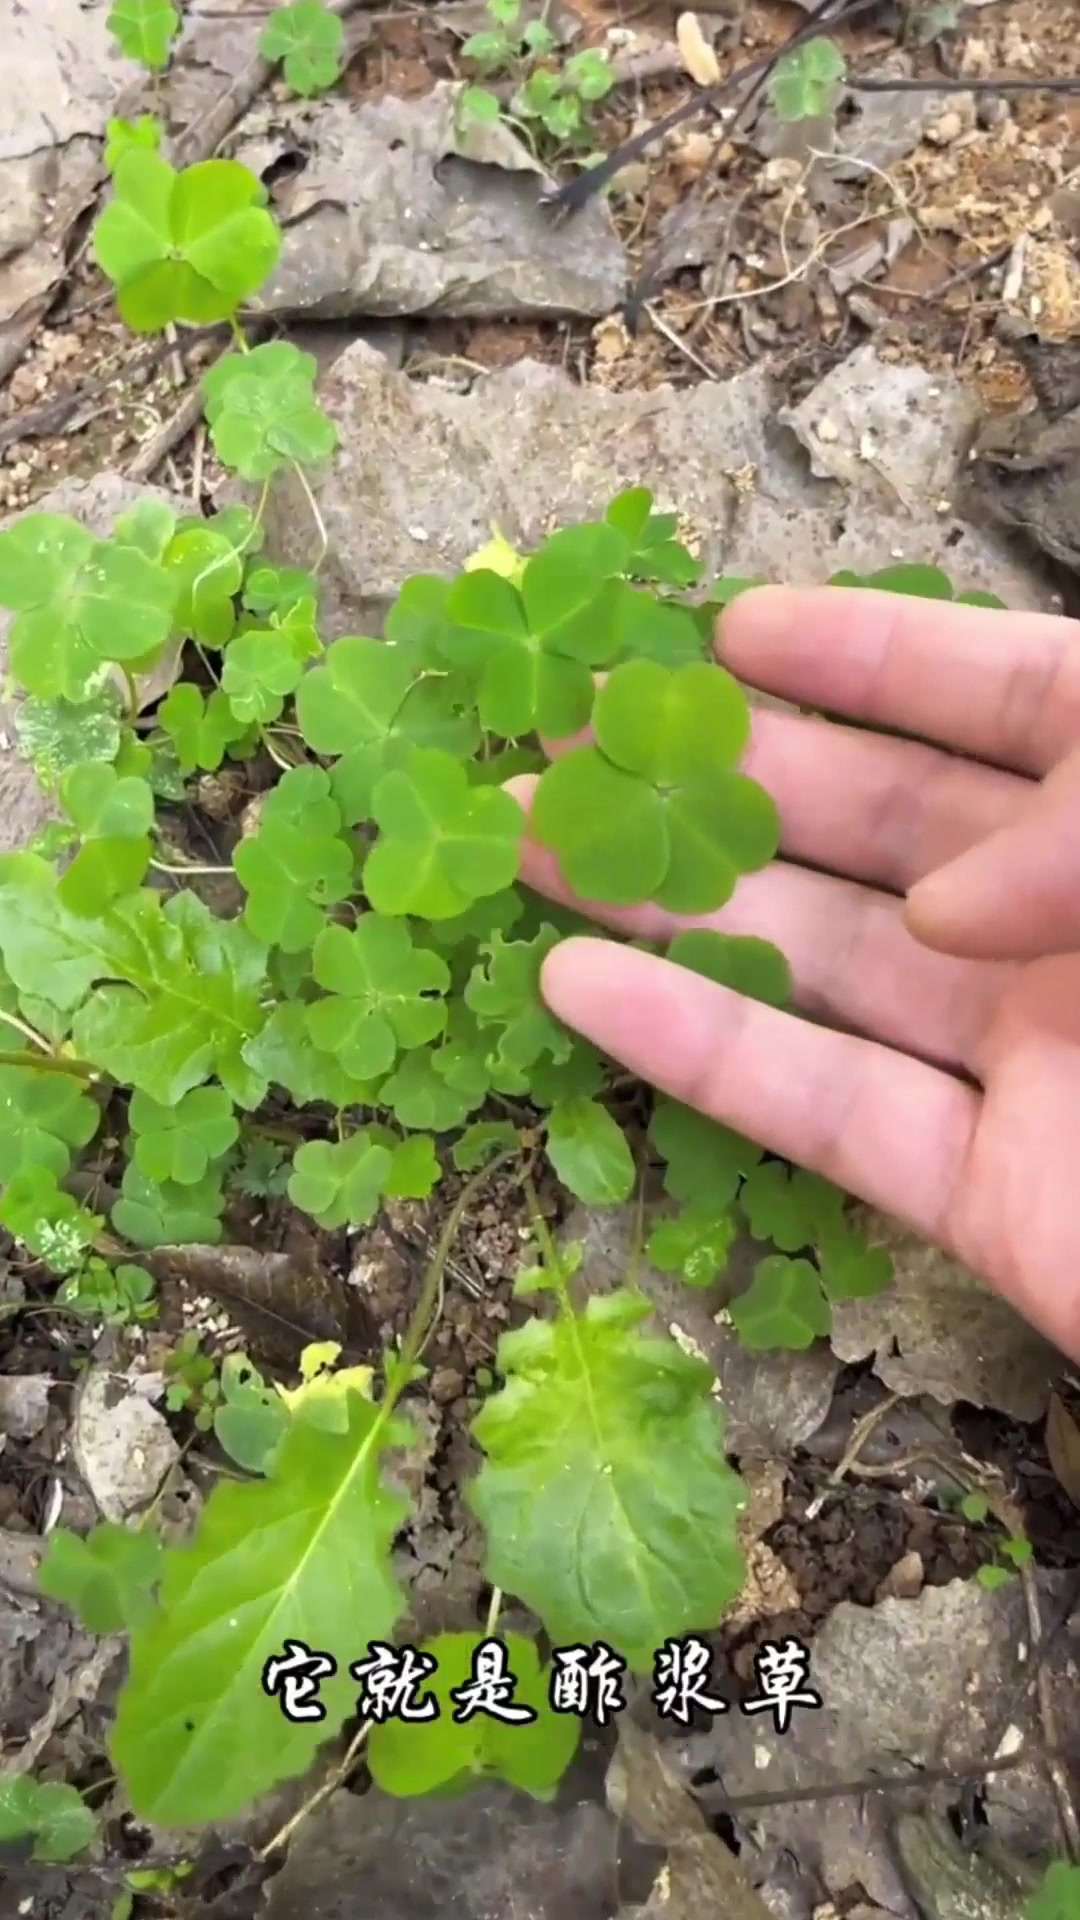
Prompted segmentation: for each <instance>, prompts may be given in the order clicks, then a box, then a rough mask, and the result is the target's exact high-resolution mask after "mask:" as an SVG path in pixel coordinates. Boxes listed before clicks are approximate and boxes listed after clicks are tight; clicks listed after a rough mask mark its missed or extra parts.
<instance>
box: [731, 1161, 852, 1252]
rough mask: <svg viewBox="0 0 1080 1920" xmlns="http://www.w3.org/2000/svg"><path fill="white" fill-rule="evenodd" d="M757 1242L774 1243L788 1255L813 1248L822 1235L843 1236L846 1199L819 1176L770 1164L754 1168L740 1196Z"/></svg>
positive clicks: (747, 1177)
mask: <svg viewBox="0 0 1080 1920" xmlns="http://www.w3.org/2000/svg"><path fill="white" fill-rule="evenodd" d="M739 1200H740V1204H741V1206H742V1208H743V1211H744V1212H745V1214H746V1217H747V1219H748V1220H749V1222H750V1231H751V1233H752V1234H753V1235H754V1238H755V1239H757V1240H771V1241H773V1243H774V1244H775V1245H776V1246H778V1247H781V1248H782V1249H783V1251H784V1252H785V1253H798V1252H799V1250H800V1248H802V1247H811V1246H814V1245H815V1244H816V1242H817V1240H818V1239H819V1237H820V1236H821V1235H822V1234H825V1233H829V1234H840V1235H842V1234H843V1231H844V1196H843V1194H842V1193H841V1191H840V1189H839V1187H834V1186H833V1185H832V1184H831V1183H830V1182H829V1181H828V1180H822V1179H821V1177H820V1176H819V1175H818V1174H814V1173H803V1172H802V1171H801V1170H798V1171H795V1170H792V1169H791V1168H788V1167H783V1166H780V1165H778V1164H777V1163H776V1162H775V1161H770V1162H769V1163H768V1165H765V1166H756V1167H752V1168H751V1169H750V1171H749V1172H748V1173H747V1176H746V1182H745V1185H744V1186H743V1190H742V1193H741V1194H740V1196H739Z"/></svg>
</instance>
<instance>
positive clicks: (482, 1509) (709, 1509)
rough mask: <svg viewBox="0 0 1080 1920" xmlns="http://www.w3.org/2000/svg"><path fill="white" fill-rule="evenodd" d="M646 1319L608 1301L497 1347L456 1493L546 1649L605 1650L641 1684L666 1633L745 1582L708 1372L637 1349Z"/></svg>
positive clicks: (635, 1300)
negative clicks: (603, 1645)
mask: <svg viewBox="0 0 1080 1920" xmlns="http://www.w3.org/2000/svg"><path fill="white" fill-rule="evenodd" d="M649 1312H650V1307H649V1303H648V1301H646V1300H644V1299H642V1298H641V1297H640V1296H637V1295H633V1294H630V1293H628V1292H625V1291H619V1292H617V1293H614V1294H609V1295H606V1296H603V1297H594V1298H592V1299H591V1300H590V1301H589V1302H588V1305H587V1307H586V1310H585V1312H584V1314H583V1315H580V1316H577V1315H574V1316H571V1315H570V1314H569V1313H567V1312H565V1311H564V1312H563V1313H562V1314H560V1316H559V1318H558V1319H557V1320H555V1321H548V1320H531V1321H529V1322H528V1323H527V1325H526V1326H524V1327H522V1328H519V1329H517V1330H516V1331H514V1332H513V1333H509V1334H504V1335H503V1337H502V1338H501V1340H500V1342H499V1349H498V1367H499V1371H500V1373H502V1374H503V1375H505V1376H506V1380H507V1384H506V1386H505V1387H504V1388H503V1389H502V1390H501V1391H500V1392H498V1393H496V1394H493V1395H492V1396H491V1397H490V1398H489V1399H488V1400H487V1401H486V1402H485V1404H484V1406H483V1407H482V1409H481V1411H480V1413H479V1414H478V1416H477V1418H476V1420H475V1421H474V1423H473V1427H472V1433H473V1436H474V1438H475V1439H476V1441H477V1442H478V1444H479V1445H480V1446H481V1447H482V1448H483V1451H484V1453H485V1455H486V1460H485V1463H484V1466H483V1467H482V1469H481V1471H480V1474H479V1476H478V1477H477V1479H476V1480H475V1481H474V1482H473V1484H472V1486H471V1487H470V1488H469V1490H468V1495H467V1498H468V1501H469V1505H470V1506H471V1507H472V1509H473V1511H474V1512H475V1514H476V1515H477V1517H478V1519H479V1520H480V1522H481V1525H482V1526H483V1527H484V1528H485V1530H486V1533H487V1539H488V1561H487V1576H488V1578H489V1580H490V1581H491V1582H492V1583H493V1584H497V1585H498V1586H501V1587H502V1588H503V1590H504V1592H507V1593H513V1594H514V1595H515V1596H516V1597H517V1598H518V1599H519V1600H521V1601H522V1602H523V1603H524V1605H525V1606H527V1607H529V1608H530V1609H531V1610H532V1611H533V1612H534V1613H535V1614H536V1615H537V1616H538V1617H539V1618H540V1619H541V1620H542V1621H543V1623H544V1627H545V1631H546V1632H547V1634H548V1636H549V1638H550V1639H551V1641H552V1643H553V1644H554V1645H556V1646H565V1645H570V1644H573V1643H575V1642H578V1641H584V1642H586V1643H589V1642H592V1641H594V1640H604V1641H606V1642H607V1643H608V1644H609V1645H612V1646H615V1647H617V1648H618V1649H619V1651H620V1652H621V1653H622V1654H623V1656H624V1657H625V1658H626V1660H627V1661H628V1663H629V1665H630V1667H631V1669H632V1670H633V1671H634V1672H639V1673H643V1672H650V1671H651V1670H652V1666H653V1661H654V1658H655V1653H656V1648H657V1647H658V1646H659V1645H661V1644H662V1642H663V1641H664V1639H665V1638H667V1637H668V1636H670V1635H677V1634H680V1633H683V1632H686V1631H688V1630H690V1629H706V1628H709V1627H712V1626H714V1625H715V1624H716V1622H717V1621H718V1620H719V1619H720V1618H721V1616H722V1614H723V1613H724V1610H725V1608H726V1607H727V1606H729V1605H730V1603H731V1601H732V1600H733V1599H734V1598H735V1596H736V1595H737V1594H738V1593H739V1591H740V1589H741V1586H742V1581H743V1577H744V1563H743V1559H742V1554H741V1552H740V1550H739V1547H738V1545H737V1543H736V1539H735V1519H736V1514H737V1512H738V1509H739V1507H740V1505H741V1503H742V1499H743V1490H742V1485H741V1482H740V1481H739V1479H738V1477H737V1476H736V1475H735V1474H734V1473H733V1472H732V1470H731V1469H730V1467H729V1466H728V1465H727V1463H726V1461H725V1459H724V1455H723V1452H722V1443H723V1421H722V1415H721V1413H720V1410H719V1408H718V1406H717V1405H716V1402H715V1400H714V1399H713V1398H712V1393H711V1389H712V1387H713V1384H714V1379H713V1373H712V1369H711V1368H710V1367H708V1366H706V1365H705V1364H704V1363H703V1362H701V1361H699V1360H695V1359H693V1358H692V1357H691V1356H690V1355H688V1354H685V1353H683V1352H682V1350H681V1349H680V1348H679V1347H678V1346H677V1345H676V1344H675V1342H674V1341H671V1340H655V1339H647V1338H645V1337H644V1336H643V1335H642V1334H641V1333H640V1331H639V1323H640V1322H641V1320H643V1319H644V1318H646V1317H647V1316H648V1314H649Z"/></svg>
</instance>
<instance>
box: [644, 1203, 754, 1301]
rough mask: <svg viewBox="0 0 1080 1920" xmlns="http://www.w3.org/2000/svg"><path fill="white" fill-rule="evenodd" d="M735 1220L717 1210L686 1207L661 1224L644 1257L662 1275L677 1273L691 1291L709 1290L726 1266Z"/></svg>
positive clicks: (651, 1237) (728, 1213) (650, 1240)
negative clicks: (700, 1288) (691, 1288)
mask: <svg viewBox="0 0 1080 1920" xmlns="http://www.w3.org/2000/svg"><path fill="white" fill-rule="evenodd" d="M734 1238H735V1219H734V1215H733V1214H732V1213H731V1212H730V1211H725V1210H724V1209H723V1208H717V1207H703V1206H698V1207H686V1208H684V1210H683V1211H682V1213H678V1214H675V1215H674V1216H673V1217H672V1218H671V1219H667V1220H661V1221H659V1222H658V1223H657V1225H656V1226H655V1227H654V1228H653V1230H652V1233H651V1234H650V1236H649V1242H648V1247H647V1253H648V1257H649V1259H650V1260H651V1261H652V1263H653V1266H654V1267H659V1269H660V1271H661V1273H677V1274H678V1275H679V1276H680V1278H681V1279H683V1280H685V1281H686V1284H687V1286H690V1287H710V1286H711V1285H712V1283H713V1281H714V1280H715V1279H716V1277H717V1275H718V1274H721V1273H723V1271H724V1269H725V1267H726V1266H727V1263H728V1255H729V1253H730V1252H731V1246H732V1242H733V1240H734Z"/></svg>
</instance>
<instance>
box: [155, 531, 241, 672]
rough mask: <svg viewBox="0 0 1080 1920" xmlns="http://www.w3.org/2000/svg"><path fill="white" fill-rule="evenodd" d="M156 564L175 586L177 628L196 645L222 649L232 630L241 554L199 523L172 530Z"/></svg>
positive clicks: (221, 534)
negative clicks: (159, 561)
mask: <svg viewBox="0 0 1080 1920" xmlns="http://www.w3.org/2000/svg"><path fill="white" fill-rule="evenodd" d="M161 564H162V566H163V567H164V568H165V569H166V572H167V573H168V574H169V576H170V577H171V578H172V579H173V580H174V581H175V582H176V610H175V620H176V625H177V628H178V630H179V631H180V632H181V633H185V634H188V633H189V634H190V635H191V637H192V639H194V640H197V641H198V642H199V644H200V646H204V647H215V648H217V647H223V646H224V645H225V642H226V641H227V640H228V639H229V637H230V635H231V634H232V632H233V629H234V627H235V626H236V608H235V605H234V596H235V595H236V594H237V593H239V591H240V584H241V581H242V580H243V577H244V560H243V555H242V554H241V553H240V552H239V551H238V550H237V548H236V547H235V546H234V544H233V542H232V541H231V540H230V539H229V538H228V537H227V535H225V534H224V533H221V532H220V531H219V530H218V528H217V527H210V526H206V525H204V524H203V523H202V522H200V523H199V524H197V525H195V526H190V525H188V526H183V527H180V528H178V529H177V531H176V533H175V534H174V535H173V537H172V539H171V540H170V541H169V544H168V546H167V547H166V548H165V551H164V553H163V554H162V557H161Z"/></svg>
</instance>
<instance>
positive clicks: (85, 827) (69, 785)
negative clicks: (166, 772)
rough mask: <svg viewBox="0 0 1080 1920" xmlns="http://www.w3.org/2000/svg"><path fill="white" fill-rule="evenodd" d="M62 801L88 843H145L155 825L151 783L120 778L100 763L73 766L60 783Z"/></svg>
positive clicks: (112, 769) (92, 762) (111, 768)
mask: <svg viewBox="0 0 1080 1920" xmlns="http://www.w3.org/2000/svg"><path fill="white" fill-rule="evenodd" d="M60 799H61V801H62V803H63V806H64V809H65V812H66V813H67V814H68V815H69V816H70V818H71V819H72V820H73V821H74V823H75V825H76V826H77V827H78V829H79V832H80V833H81V834H82V836H83V839H84V840H141V839H144V838H145V837H146V835H147V834H149V833H150V831H151V829H152V828H153V825H154V796H153V793H152V792H151V790H150V787H149V785H148V784H147V782H146V781H145V780H136V779H133V778H127V779H120V778H118V777H117V773H116V770H115V768H114V767H109V766H104V765H102V764H100V763H99V762H94V761H90V762H85V763H84V764H83V765H81V766H77V767H72V768H71V769H70V771H69V772H68V773H66V774H65V775H64V777H63V779H62V780H61V782H60Z"/></svg>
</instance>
